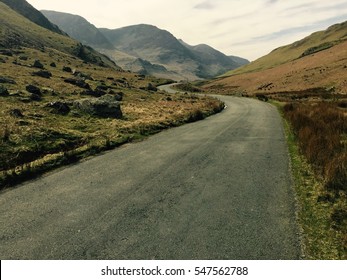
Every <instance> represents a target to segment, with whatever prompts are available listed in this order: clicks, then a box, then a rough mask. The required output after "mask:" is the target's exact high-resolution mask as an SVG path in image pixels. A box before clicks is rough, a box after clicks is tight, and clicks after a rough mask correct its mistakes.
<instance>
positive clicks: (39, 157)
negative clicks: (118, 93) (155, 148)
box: [0, 93, 224, 189]
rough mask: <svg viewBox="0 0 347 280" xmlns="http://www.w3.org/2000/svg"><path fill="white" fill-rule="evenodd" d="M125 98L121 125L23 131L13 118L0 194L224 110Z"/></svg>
mask: <svg viewBox="0 0 347 280" xmlns="http://www.w3.org/2000/svg"><path fill="white" fill-rule="evenodd" d="M128 96H130V98H129V99H128V100H127V101H124V105H123V108H124V109H123V111H124V113H125V117H124V119H122V120H111V119H102V118H91V117H88V116H83V115H80V116H63V117H61V116H59V117H56V116H53V118H52V119H45V120H44V121H43V120H40V121H36V122H31V121H30V124H27V125H26V126H24V127H25V128H26V131H25V130H22V129H21V127H20V126H16V124H15V123H16V122H17V120H16V118H14V117H9V118H8V119H7V120H6V122H7V124H4V125H3V129H2V130H3V131H2V133H1V139H0V144H1V146H2V147H3V149H2V152H1V155H0V158H1V163H2V167H3V168H2V170H1V171H0V189H3V188H6V187H10V186H14V185H16V184H18V183H21V182H23V181H25V180H28V179H31V178H34V177H36V176H38V175H41V174H43V173H44V172H47V171H50V170H52V169H54V168H57V167H60V166H63V165H68V164H71V163H74V162H76V161H79V160H81V159H84V158H86V157H89V156H92V155H96V154H98V153H100V152H102V151H106V150H110V149H113V148H116V147H118V146H120V145H123V144H125V143H130V142H133V141H139V140H142V139H144V138H146V137H147V136H149V135H152V134H155V133H158V132H160V131H162V130H165V129H167V128H171V127H176V126H179V125H182V124H185V123H190V122H195V121H198V120H202V119H204V118H206V117H208V116H210V115H212V114H215V113H218V112H220V111H222V110H223V108H224V105H223V103H222V102H220V101H218V100H216V99H212V98H210V97H205V96H195V95H187V94H186V95H184V94H175V95H170V94H166V93H152V94H150V95H148V93H142V95H141V94H140V93H137V94H136V95H135V96H136V98H135V99H134V98H131V96H132V95H131V94H129V95H128ZM133 97H134V96H133ZM139 100H140V101H141V102H140V104H139V102H138V101H139ZM28 122H29V121H28ZM28 126H30V128H29V129H28ZM6 166H7V167H8V168H4V167H6Z"/></svg>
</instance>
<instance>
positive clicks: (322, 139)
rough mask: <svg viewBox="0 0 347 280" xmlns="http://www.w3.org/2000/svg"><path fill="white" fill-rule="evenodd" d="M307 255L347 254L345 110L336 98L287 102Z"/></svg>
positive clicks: (285, 112)
mask: <svg viewBox="0 0 347 280" xmlns="http://www.w3.org/2000/svg"><path fill="white" fill-rule="evenodd" d="M282 112H283V115H284V117H285V119H286V120H287V122H286V124H287V126H286V128H287V138H288V143H289V149H290V154H291V159H292V166H293V173H294V177H295V179H296V190H297V195H298V204H299V222H300V225H301V226H302V230H303V237H304V238H303V239H304V252H305V256H306V258H307V259H346V258H347V189H346V185H347V177H346V176H347V164H346V163H347V161H346V159H347V151H346V129H347V127H346V124H347V121H346V115H345V114H344V112H343V111H342V110H340V109H338V107H337V105H336V104H335V103H328V102H319V103H289V104H286V105H284V107H282Z"/></svg>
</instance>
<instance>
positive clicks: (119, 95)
mask: <svg viewBox="0 0 347 280" xmlns="http://www.w3.org/2000/svg"><path fill="white" fill-rule="evenodd" d="M108 94H111V95H113V96H114V97H115V98H116V100H117V101H122V100H123V96H124V93H123V92H121V91H118V92H115V91H114V90H112V89H111V90H109V91H108Z"/></svg>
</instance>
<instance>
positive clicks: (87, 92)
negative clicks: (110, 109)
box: [81, 89, 106, 97]
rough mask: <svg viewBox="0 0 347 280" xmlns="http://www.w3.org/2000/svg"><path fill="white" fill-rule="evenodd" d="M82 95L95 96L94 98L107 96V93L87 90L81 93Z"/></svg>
mask: <svg viewBox="0 0 347 280" xmlns="http://www.w3.org/2000/svg"><path fill="white" fill-rule="evenodd" d="M81 94H82V95H89V96H93V97H101V96H103V95H105V94H106V92H105V91H103V90H91V89H90V90H86V91H84V92H82V93H81Z"/></svg>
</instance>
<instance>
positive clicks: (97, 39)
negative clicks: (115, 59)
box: [41, 10, 113, 49]
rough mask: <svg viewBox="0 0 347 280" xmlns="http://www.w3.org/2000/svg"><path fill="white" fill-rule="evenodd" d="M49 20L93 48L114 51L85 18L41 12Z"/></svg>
mask: <svg viewBox="0 0 347 280" xmlns="http://www.w3.org/2000/svg"><path fill="white" fill-rule="evenodd" d="M41 12H42V14H43V15H45V16H46V17H47V18H49V20H50V21H51V22H52V23H54V24H56V25H57V26H59V27H60V28H61V29H62V30H64V32H66V33H67V34H68V35H69V36H71V37H72V38H74V39H76V40H78V41H80V42H81V43H82V44H85V45H89V46H91V47H93V48H101V49H113V46H112V44H111V43H110V42H109V41H108V40H107V39H106V38H105V36H104V35H103V34H102V33H101V32H100V31H99V29H97V28H96V27H95V26H94V25H93V24H91V23H89V22H88V21H87V20H86V19H84V18H83V17H80V16H78V15H71V14H68V13H58V12H54V11H45V10H43V11H41Z"/></svg>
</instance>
